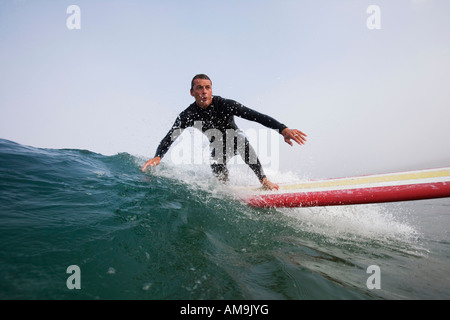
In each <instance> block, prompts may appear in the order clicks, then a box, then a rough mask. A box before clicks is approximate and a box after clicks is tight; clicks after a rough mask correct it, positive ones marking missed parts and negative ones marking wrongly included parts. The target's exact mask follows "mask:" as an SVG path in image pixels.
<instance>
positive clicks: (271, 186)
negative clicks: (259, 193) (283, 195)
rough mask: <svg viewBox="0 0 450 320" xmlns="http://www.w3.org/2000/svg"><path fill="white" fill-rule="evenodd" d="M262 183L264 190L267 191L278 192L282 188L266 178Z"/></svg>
mask: <svg viewBox="0 0 450 320" xmlns="http://www.w3.org/2000/svg"><path fill="white" fill-rule="evenodd" d="M260 182H261V184H262V186H263V188H264V189H266V190H274V189H275V190H278V189H279V188H280V186H279V185H278V184H276V183H273V182H270V181H269V180H268V179H267V178H266V177H264V179H262V180H261V181H260Z"/></svg>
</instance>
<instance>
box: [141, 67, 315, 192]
mask: <svg viewBox="0 0 450 320" xmlns="http://www.w3.org/2000/svg"><path fill="white" fill-rule="evenodd" d="M190 93H191V96H193V97H194V98H195V102H193V103H192V104H191V105H190V106H189V107H187V108H186V109H185V110H184V111H183V112H181V113H180V114H179V115H178V117H177V119H176V120H175V123H174V124H173V126H172V128H171V129H170V130H169V132H168V133H167V134H166V136H165V137H164V138H163V139H162V140H161V142H160V144H159V146H158V148H157V150H156V153H155V156H154V158H152V159H150V160H148V161H147V162H146V163H145V164H144V166H143V167H142V171H145V170H146V169H147V168H148V167H153V166H155V165H158V164H159V163H160V162H161V159H162V158H163V157H164V155H165V154H166V153H167V151H168V150H169V148H170V146H171V145H172V143H173V142H174V141H175V139H176V138H177V137H178V136H179V135H180V134H181V131H182V130H183V129H185V128H188V127H197V125H198V124H200V126H201V128H199V129H201V131H202V132H203V133H205V134H206V135H207V136H208V138H209V141H210V146H211V169H212V171H213V173H214V175H215V176H216V177H217V178H218V179H219V180H221V181H224V182H226V181H228V169H227V161H228V160H230V159H231V158H232V157H233V156H235V155H237V154H239V155H240V156H241V157H242V159H243V160H244V161H245V163H246V164H247V165H248V166H249V167H250V168H251V169H252V171H253V172H254V173H255V174H256V176H257V177H258V179H259V181H260V182H261V184H262V186H263V187H264V188H265V189H270V190H273V189H276V190H278V188H279V186H278V184H276V183H273V182H271V181H269V180H268V179H267V176H266V175H265V174H264V170H263V168H262V166H261V163H260V161H259V159H258V157H257V155H256V152H255V150H254V149H253V148H252V146H251V145H250V143H249V141H248V139H247V137H245V135H244V134H243V132H242V131H241V130H239V128H238V127H237V125H236V123H235V122H234V116H238V117H241V118H244V119H246V120H250V121H256V122H258V123H260V124H262V125H264V126H265V127H268V128H271V129H274V130H278V132H279V133H281V135H282V136H283V137H284V141H285V142H286V143H288V144H290V145H291V146H293V143H292V141H291V140H293V141H295V142H296V143H298V144H299V145H302V144H304V143H305V142H306V134H304V133H303V132H301V131H300V130H297V129H289V128H288V127H287V126H285V125H284V124H282V123H280V122H278V121H277V120H275V119H273V118H272V117H269V116H267V115H265V114H262V113H259V112H257V111H255V110H252V109H250V108H247V107H245V106H243V105H242V104H240V103H238V102H236V101H234V100H230V99H225V98H222V97H219V96H213V95H212V81H211V79H210V78H209V77H208V76H207V75H205V74H198V75H196V76H195V77H194V78H193V79H192V81H191V90H190ZM211 132H212V133H213V134H211ZM218 132H219V133H221V134H217V133H218ZM227 139H228V142H227ZM231 139H232V140H231ZM230 140H231V141H230Z"/></svg>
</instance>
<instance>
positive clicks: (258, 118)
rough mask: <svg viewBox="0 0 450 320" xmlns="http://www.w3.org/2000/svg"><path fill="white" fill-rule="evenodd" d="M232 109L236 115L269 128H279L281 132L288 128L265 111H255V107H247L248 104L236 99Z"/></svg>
mask: <svg viewBox="0 0 450 320" xmlns="http://www.w3.org/2000/svg"><path fill="white" fill-rule="evenodd" d="M232 109H233V113H234V115H235V116H238V117H241V118H243V119H246V120H250V121H255V122H258V123H260V124H262V125H263V126H265V127H267V128H270V129H273V130H278V132H279V133H281V131H283V130H284V129H286V128H287V126H286V125H284V124H282V123H280V122H279V121H277V120H275V119H274V118H272V117H270V116H268V115H265V114H263V113H260V112H258V111H255V110H253V109H250V108H247V107H246V106H243V105H242V104H240V103H238V102H236V101H233V103H232Z"/></svg>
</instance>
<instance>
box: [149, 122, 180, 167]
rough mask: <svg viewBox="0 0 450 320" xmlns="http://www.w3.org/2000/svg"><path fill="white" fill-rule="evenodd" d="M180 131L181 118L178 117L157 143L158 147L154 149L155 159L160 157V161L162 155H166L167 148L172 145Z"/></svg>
mask: <svg viewBox="0 0 450 320" xmlns="http://www.w3.org/2000/svg"><path fill="white" fill-rule="evenodd" d="M182 130H183V129H182V128H181V118H180V116H178V118H177V119H176V120H175V123H174V124H173V126H172V128H171V129H170V130H169V132H168V133H167V134H166V136H165V137H164V138H163V139H162V140H161V142H160V143H159V146H158V148H157V149H156V153H155V157H160V158H161V159H162V158H163V157H164V155H165V154H166V153H167V151H169V148H170V146H171V145H172V143H173V142H174V141H175V140H176V139H177V138H178V136H179V135H180V134H181V133H182Z"/></svg>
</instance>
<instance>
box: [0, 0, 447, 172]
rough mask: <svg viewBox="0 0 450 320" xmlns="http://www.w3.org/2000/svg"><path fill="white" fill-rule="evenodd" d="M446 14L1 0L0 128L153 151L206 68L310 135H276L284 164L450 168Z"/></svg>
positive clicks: (71, 142) (399, 7) (220, 82)
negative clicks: (301, 141)
mask: <svg viewBox="0 0 450 320" xmlns="http://www.w3.org/2000/svg"><path fill="white" fill-rule="evenodd" d="M70 5H77V6H78V8H79V9H80V15H79V16H77V15H75V16H74V14H75V13H76V12H75V11H69V12H70V13H67V9H68V7H69V6H70ZM371 5H375V6H376V7H375V9H377V10H375V11H374V10H373V7H369V6H371ZM370 8H371V10H368V9H370ZM449 12H450V1H448V0H385V1H381V0H371V1H365V0H318V1H310V0H308V1H306V0H305V1H301V0H295V1H294V0H292V1H284V0H270V1H269V0H268V1H264V0H260V1H256V0H253V1H247V0H238V1H234V0H230V1H195V0H194V1H151V0H150V1H149V0H141V1H138V0H135V1H125V0H115V1H112V0H111V1H106V0H105V1H99V0H89V1H88V0H86V1H75V0H73V1H54V0H52V1H45V0H0V115H1V117H0V138H3V139H9V140H13V141H16V142H19V143H21V144H25V145H32V146H35V147H46V148H77V149H87V150H91V151H94V152H98V153H102V154H105V155H112V154H116V153H118V152H128V153H130V154H133V155H136V156H142V157H143V158H150V157H152V156H153V155H154V152H155V150H156V147H157V145H158V143H159V141H160V140H161V139H162V138H163V136H164V135H165V134H166V132H167V131H168V130H169V128H170V126H171V125H172V123H173V122H174V120H175V117H176V115H177V114H178V113H179V112H181V111H182V110H183V109H184V108H186V107H187V106H188V105H189V104H190V103H192V102H193V98H192V97H191V96H190V95H189V88H190V87H189V86H190V81H191V79H192V77H193V76H194V75H195V74H197V73H206V74H208V75H209V76H210V77H211V78H212V80H213V94H215V95H220V96H223V97H226V98H231V99H234V100H237V101H239V102H241V103H243V104H244V105H246V106H248V107H250V108H253V109H256V110H258V111H260V112H263V113H266V114H268V115H270V116H272V117H274V118H276V119H277V120H279V121H280V122H282V123H284V124H286V125H287V126H288V127H290V128H297V129H300V130H302V131H304V132H305V133H307V134H308V142H307V144H306V145H305V146H302V147H295V148H291V147H290V146H289V145H287V144H285V143H284V142H283V140H282V139H281V136H280V139H279V144H280V145H279V155H277V156H279V159H280V161H279V163H280V167H279V170H280V171H289V170H291V171H299V172H307V173H309V175H310V176H311V177H336V176H343V175H353V174H369V173H377V172H391V171H395V170H398V169H421V168H429V167H435V166H449V165H450V147H449V145H450V143H449V141H448V140H449V137H450V89H449V88H450V58H449V57H450V18H449ZM76 18H79V20H76ZM78 22H79V24H78ZM71 27H72V28H73V27H75V28H74V29H71ZM76 27H80V29H77V28H76ZM237 122H238V125H239V126H241V127H242V128H243V129H250V128H256V129H258V128H261V127H260V126H259V125H257V124H255V123H252V122H248V121H245V120H238V121H237ZM167 161H170V159H169V158H168V159H167Z"/></svg>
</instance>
